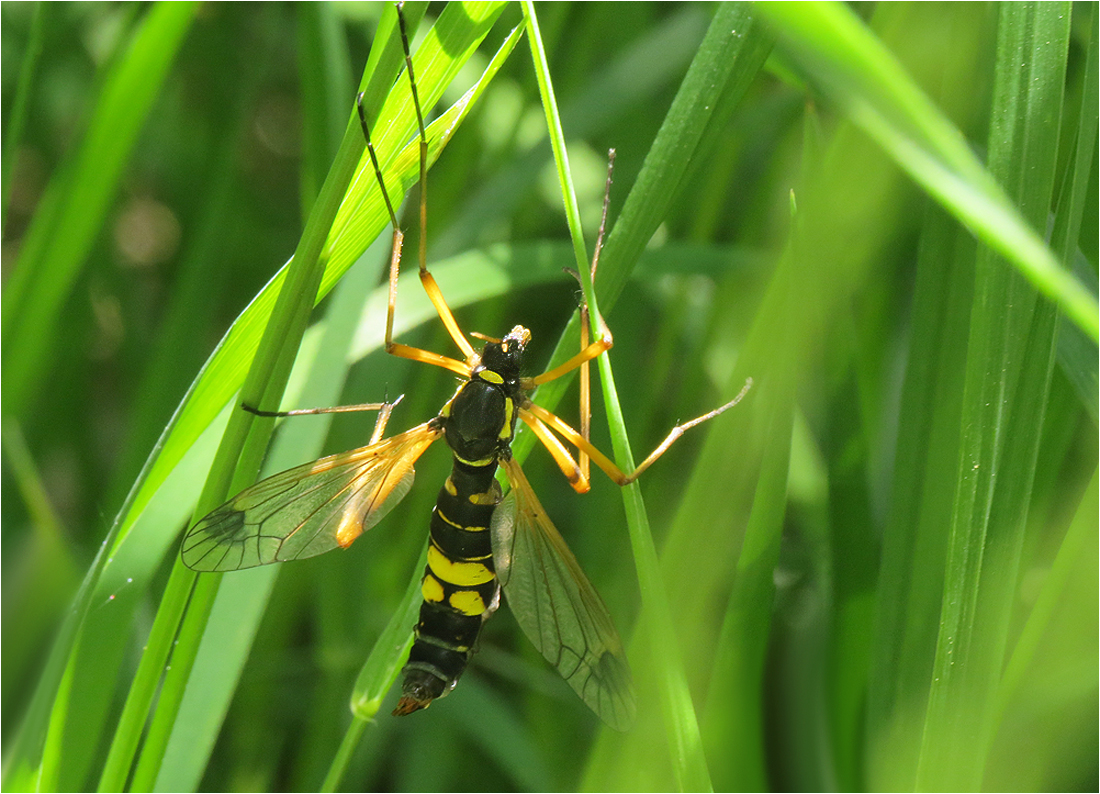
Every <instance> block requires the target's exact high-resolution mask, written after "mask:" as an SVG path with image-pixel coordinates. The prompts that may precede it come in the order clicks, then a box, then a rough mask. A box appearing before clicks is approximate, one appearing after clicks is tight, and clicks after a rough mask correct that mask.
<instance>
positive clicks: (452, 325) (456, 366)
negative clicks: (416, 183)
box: [355, 3, 474, 376]
mask: <svg viewBox="0 0 1100 794" xmlns="http://www.w3.org/2000/svg"><path fill="white" fill-rule="evenodd" d="M397 21H398V26H399V29H400V32H401V46H402V49H403V50H404V52H405V69H406V71H407V72H408V74H409V81H410V85H411V87H412V98H413V106H414V107H415V109H416V119H417V128H418V130H419V136H420V185H421V190H420V195H421V202H420V204H421V207H420V225H421V233H420V263H421V264H420V270H421V275H420V280H421V282H422V283H424V288H425V291H426V292H427V293H428V297H429V298H430V299H431V301H432V305H434V306H435V307H436V311H437V312H438V313H439V316H440V318H441V319H442V320H443V323H444V325H446V326H447V331H448V333H450V335H451V338H452V339H454V340H455V342H456V344H458V346H459V348H460V349H461V350H462V353H463V355H464V356H465V357H466V361H465V362H462V361H458V360H456V359H453V358H449V357H447V356H442V355H439V354H438V353H432V352H430V351H427V350H421V349H419V348H415V347H410V346H408V345H402V344H398V343H396V342H394V341H393V317H394V310H395V307H396V304H397V278H398V275H399V274H400V271H401V252H402V246H403V245H404V241H405V235H404V233H403V232H402V231H401V228H400V226H399V225H398V223H397V214H396V212H395V211H394V208H393V202H392V201H390V196H389V192H388V191H387V190H386V183H385V180H384V179H383V176H382V168H381V165H380V164H379V162H378V155H377V153H376V152H375V149H374V144H373V142H372V141H371V137H370V126H369V124H368V123H367V116H366V111H365V109H364V108H363V94H362V93H360V94H359V95H358V97H356V102H355V105H356V108H357V109H358V111H359V122H360V125H361V126H362V128H363V137H364V138H365V139H366V142H367V153H368V154H369V156H370V160H371V165H372V166H373V167H374V175H375V178H376V179H377V180H378V186H379V188H380V189H381V191H382V198H383V200H384V201H385V204H386V211H387V212H388V213H389V216H390V224H391V225H392V227H393V246H392V249H391V251H392V253H391V254H390V284H389V301H388V304H387V307H386V337H385V341H386V351H387V352H389V353H391V354H393V355H395V356H400V357H401V358H407V359H411V360H413V361H421V362H424V363H427V364H432V365H434V366H438V367H443V368H445V369H449V370H451V371H452V372H456V373H458V374H460V375H466V376H468V375H469V372H470V364H471V363H472V361H473V358H474V352H473V348H472V347H471V346H470V343H469V342H468V341H466V339H465V338H464V337H463V336H462V333H461V332H460V331H459V329H458V324H457V323H456V322H455V319H454V315H452V314H451V310H450V308H449V307H448V306H447V303H446V301H445V300H444V299H443V295H442V293H441V292H440V290H439V287H438V286H437V285H436V283H435V279H433V278H432V277H431V274H430V273H428V272H427V268H426V266H425V264H424V262H425V256H426V248H425V241H426V227H427V204H426V200H425V196H426V194H425V185H426V177H427V153H428V138H427V133H426V132H425V128H424V118H423V115H422V113H421V110H420V99H419V96H418V94H417V90H416V78H415V76H414V74H413V65H412V55H411V54H410V51H409V38H408V31H407V29H406V26H405V15H404V14H403V13H402V11H401V4H400V3H398V5H397Z"/></svg>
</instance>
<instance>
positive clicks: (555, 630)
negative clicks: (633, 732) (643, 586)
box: [492, 460, 636, 731]
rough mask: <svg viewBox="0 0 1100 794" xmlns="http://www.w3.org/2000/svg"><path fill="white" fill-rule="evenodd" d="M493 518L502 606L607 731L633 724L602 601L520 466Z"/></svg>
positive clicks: (627, 683)
mask: <svg viewBox="0 0 1100 794" xmlns="http://www.w3.org/2000/svg"><path fill="white" fill-rule="evenodd" d="M501 465H502V466H503V467H504V469H505V471H506V472H507V474H508V479H509V480H510V481H511V483H512V490H511V491H510V492H509V493H508V495H507V496H506V497H505V498H504V501H503V502H501V504H500V506H499V507H497V509H496V511H495V512H494V513H493V521H492V532H493V561H494V563H495V565H496V572H497V576H498V577H499V578H500V584H501V586H502V587H503V588H504V595H505V596H506V598H507V600H508V606H509V607H510V608H511V610H512V613H513V614H514V615H515V616H516V620H517V621H518V622H519V625H520V627H522V628H523V632H524V633H525V634H526V635H527V638H528V639H529V640H530V641H531V642H532V644H533V645H534V646H535V647H536V648H538V649H539V651H540V652H541V653H542V655H543V656H544V657H545V658H546V660H547V661H548V662H550V664H552V665H554V667H556V668H557V669H558V672H559V673H561V675H562V677H563V678H564V679H565V680H566V682H567V683H568V684H569V686H571V687H572V688H573V691H574V692H576V693H577V694H578V695H579V696H580V698H581V700H583V701H584V702H585V703H586V704H588V707H589V708H591V709H592V710H593V711H594V712H596V714H598V715H599V716H600V718H601V719H602V720H603V721H604V722H606V723H607V724H608V725H610V726H611V727H612V728H614V729H616V730H619V731H625V730H627V729H628V728H629V727H630V726H631V724H632V723H633V722H634V714H635V710H636V707H635V701H634V685H633V683H632V680H631V677H630V668H629V667H628V665H627V662H626V654H625V653H624V652H623V647H622V641H621V640H620V639H619V634H618V632H617V631H616V630H615V624H614V623H613V622H612V621H611V615H610V614H608V611H607V607H606V606H605V605H604V603H603V599H601V598H600V596H599V594H597V593H596V590H595V589H594V588H593V587H592V584H591V583H590V582H589V581H588V578H587V577H586V576H585V575H584V571H582V570H581V567H580V564H579V563H578V562H577V558H576V557H574V556H573V553H572V552H571V551H570V550H569V547H568V546H566V545H565V541H564V540H563V539H562V536H561V535H560V534H559V533H558V531H557V530H556V529H555V528H554V525H553V524H552V523H550V519H549V518H548V517H547V516H546V511H544V510H543V509H542V505H541V504H539V501H538V498H537V497H536V496H535V494H534V491H532V490H531V485H530V483H528V482H527V478H526V477H525V476H524V474H523V471H522V470H521V469H520V467H519V465H518V464H517V463H516V462H515V461H513V460H509V461H501Z"/></svg>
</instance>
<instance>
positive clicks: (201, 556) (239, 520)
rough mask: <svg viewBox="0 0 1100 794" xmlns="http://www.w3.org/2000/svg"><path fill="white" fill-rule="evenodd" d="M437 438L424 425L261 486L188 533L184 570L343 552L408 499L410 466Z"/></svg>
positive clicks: (247, 565)
mask: <svg viewBox="0 0 1100 794" xmlns="http://www.w3.org/2000/svg"><path fill="white" fill-rule="evenodd" d="M440 435H442V432H441V431H440V430H437V429H435V428H434V427H433V426H432V425H431V423H425V424H422V425H420V426H419V427H414V428H413V429H411V430H408V431H406V432H404V433H402V434H401V435H398V436H394V437H393V438H387V439H384V440H382V441H379V442H378V443H377V444H371V445H370V446H368V447H361V448H359V449H353V450H352V451H350V452H343V453H340V454H339V455H330V456H329V457H327V458H321V459H320V460H316V461H314V462H313V463H307V464H305V465H303V466H298V467H296V468H293V469H288V470H287V471H284V472H282V473H280V474H276V475H274V476H273V477H268V478H267V479H266V480H261V481H260V482H258V483H256V484H255V485H253V486H252V487H250V488H246V489H245V490H243V491H241V492H240V493H239V494H237V495H236V496H234V497H233V498H232V499H230V500H229V501H228V502H226V503H225V504H223V505H222V506H221V507H219V508H218V509H216V510H214V511H213V512H211V513H210V514H209V515H207V516H206V517H204V518H203V519H202V520H200V521H199V523H197V524H195V526H193V527H191V529H190V530H189V531H188V532H187V535H186V537H184V539H183V546H182V548H181V550H180V554H181V556H182V558H183V563H184V565H186V566H187V567H188V568H191V569H193V570H196V571H237V570H240V569H241V568H253V567H255V566H257V565H267V564H268V563H273V562H285V561H286V560H298V559H302V558H304V557H313V556H314V555H317V554H323V553H324V552H326V551H331V550H332V549H335V548H336V547H338V546H340V547H344V548H346V547H347V546H349V545H350V544H351V542H352V541H353V540H355V539H356V538H357V537H359V535H361V534H362V533H363V532H364V531H366V530H368V529H370V528H371V527H372V526H374V525H375V524H377V523H378V522H379V521H381V520H382V518H383V517H384V516H385V515H386V513H388V512H389V511H390V510H391V509H392V508H393V507H394V505H396V504H397V503H398V502H400V501H401V499H402V498H403V497H404V496H405V494H406V493H408V491H409V488H411V487H412V482H413V474H414V472H413V464H414V463H415V462H416V459H417V458H419V457H420V455H421V454H422V453H423V452H424V450H425V449H427V448H428V446H430V445H431V443H432V442H433V441H435V440H436V439H437V438H439V437H440Z"/></svg>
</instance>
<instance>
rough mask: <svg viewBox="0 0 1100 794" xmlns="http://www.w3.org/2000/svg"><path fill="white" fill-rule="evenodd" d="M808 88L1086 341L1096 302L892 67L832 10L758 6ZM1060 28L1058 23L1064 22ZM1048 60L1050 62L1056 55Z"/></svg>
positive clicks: (1095, 320) (866, 36)
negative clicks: (818, 90) (821, 94)
mask: <svg viewBox="0 0 1100 794" xmlns="http://www.w3.org/2000/svg"><path fill="white" fill-rule="evenodd" d="M761 10H762V12H763V13H764V14H765V15H766V16H767V17H768V18H769V19H770V21H771V22H772V23H773V24H775V26H776V27H777V28H778V29H779V31H780V33H781V35H782V37H783V38H784V40H785V46H786V48H787V51H788V52H789V53H790V54H791V55H792V56H794V57H795V58H796V59H797V60H798V61H799V63H800V64H801V66H802V68H803V69H804V70H805V72H806V74H808V75H809V76H810V77H811V79H812V80H813V81H814V82H815V83H816V84H818V85H820V86H821V87H822V89H823V90H824V91H825V92H826V93H827V94H828V95H829V97H830V98H831V99H832V100H833V101H835V102H837V103H838V104H839V105H841V106H842V107H844V108H845V109H846V110H847V112H848V113H849V114H850V115H851V117H852V120H853V121H855V122H856V123H857V124H859V125H860V126H862V127H863V129H864V130H866V132H867V133H868V135H870V136H871V137H872V138H874V139H875V140H876V141H878V143H879V145H881V146H882V147H883V148H884V149H886V151H888V152H890V153H891V155H892V156H893V157H894V158H895V159H896V161H897V163H898V164H899V165H900V166H901V167H902V168H904V169H905V170H906V171H907V173H909V175H910V176H911V177H913V179H914V180H916V181H917V183H918V184H920V185H921V186H922V187H923V188H924V189H925V190H927V191H928V192H929V193H930V194H931V195H932V196H933V197H935V198H936V199H937V200H938V201H940V202H941V203H942V204H943V205H944V206H945V207H946V208H947V209H948V210H949V211H951V212H952V213H953V214H954V215H955V217H956V218H958V219H959V220H960V221H961V222H962V223H964V224H965V225H967V226H968V227H969V228H971V229H973V230H974V232H975V234H977V235H978V237H979V238H980V239H981V240H982V241H983V242H984V243H985V244H986V245H988V246H990V247H991V248H993V249H994V250H996V251H998V252H999V253H1000V254H1001V255H1002V256H1004V257H1005V258H1006V259H1007V260H1008V261H1009V262H1011V263H1012V264H1013V265H1015V266H1016V267H1017V268H1018V269H1019V270H1020V272H1021V273H1022V274H1023V275H1024V276H1026V277H1027V279H1028V280H1029V281H1030V282H1031V283H1032V285H1033V286H1034V287H1035V289H1037V290H1038V291H1039V292H1041V293H1042V294H1043V295H1046V296H1047V297H1049V298H1050V299H1051V300H1053V301H1055V302H1056V303H1057V304H1058V306H1059V307H1060V308H1061V309H1062V311H1064V312H1065V313H1066V315H1067V316H1069V317H1070V318H1071V319H1072V320H1073V321H1074V322H1075V323H1077V325H1079V326H1080V327H1081V329H1082V330H1084V331H1085V333H1086V334H1088V336H1089V337H1090V338H1091V339H1092V340H1093V342H1096V341H1097V339H1098V336H1100V312H1098V309H1097V304H1096V298H1095V297H1093V296H1091V295H1090V294H1089V293H1088V291H1087V290H1086V289H1085V288H1084V287H1083V286H1082V285H1081V284H1080V282H1078V281H1077V280H1076V279H1075V278H1073V276H1072V275H1071V274H1070V273H1069V272H1068V271H1067V270H1066V269H1065V268H1064V267H1062V266H1060V265H1059V263H1058V262H1057V260H1056V259H1055V258H1054V256H1053V255H1052V254H1051V252H1050V250H1049V249H1048V248H1047V247H1046V246H1045V245H1044V244H1043V241H1042V238H1041V237H1040V236H1039V235H1038V234H1037V233H1036V232H1035V231H1034V229H1035V228H1039V229H1045V223H1041V224H1039V226H1038V227H1031V226H1029V225H1028V224H1027V223H1026V221H1024V219H1023V218H1022V217H1021V215H1020V213H1019V211H1018V210H1017V209H1016V208H1015V206H1014V205H1013V203H1012V202H1011V201H1010V199H1009V197H1008V196H1006V195H1005V192H1004V190H1003V189H1002V188H1001V187H1000V185H999V184H998V183H997V182H996V181H995V180H994V179H993V177H992V176H991V175H990V174H989V172H987V171H986V170H985V169H983V168H982V166H981V164H980V163H979V162H978V160H977V158H976V157H975V156H974V155H973V153H972V152H971V150H970V149H969V147H968V146H967V145H966V142H965V140H964V139H963V137H962V135H961V134H959V132H958V130H957V129H955V128H954V127H953V126H952V125H951V123H950V122H949V121H948V120H947V119H945V118H944V117H943V116H942V115H941V114H940V113H939V111H938V110H937V109H936V108H935V107H934V106H933V105H932V104H931V103H930V102H929V101H928V99H927V97H926V96H925V95H924V94H923V93H922V92H921V90H920V89H919V88H918V87H917V86H916V85H915V84H913V82H912V81H911V79H910V78H909V77H908V76H907V75H906V74H905V73H904V71H903V70H902V69H901V67H900V65H899V64H898V63H897V61H896V60H894V58H893V57H892V56H891V55H890V53H888V52H887V51H886V50H885V49H884V48H883V47H881V45H880V44H879V43H878V42H877V41H876V40H875V39H874V37H873V36H872V35H871V34H870V32H869V31H868V30H867V29H866V28H864V27H863V26H862V24H861V23H860V22H859V20H858V19H857V17H856V16H855V14H854V13H853V12H852V11H850V10H848V9H846V8H845V7H844V6H842V5H839V4H820V5H819V4H813V5H805V4H800V3H791V4H788V3H771V4H767V5H765V6H762V7H761ZM1067 19H1068V16H1067ZM1054 57H1057V56H1056V55H1055V56H1054Z"/></svg>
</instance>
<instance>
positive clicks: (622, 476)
mask: <svg viewBox="0 0 1100 794" xmlns="http://www.w3.org/2000/svg"><path fill="white" fill-rule="evenodd" d="M750 388H752V378H748V379H747V380H746V381H745V385H744V386H743V387H742V388H741V391H740V392H738V394H737V396H736V397H734V398H733V399H732V400H730V401H729V402H728V403H726V404H725V405H722V406H719V407H718V408H715V409H714V410H713V411H708V412H707V413H705V414H703V415H702V416H698V417H696V418H695V419H692V420H691V421H689V422H684V423H683V424H679V425H676V427H674V428H672V430H671V431H670V432H669V434H668V435H667V436H666V437H665V440H664V441H662V442H661V443H660V444H658V445H657V448H656V449H654V450H653V451H652V452H650V453H649V455H648V457H646V459H645V460H643V461H642V462H641V463H640V464H638V466H637V468H635V469H634V471H632V472H631V473H630V474H626V473H625V472H624V471H623V470H622V469H620V468H619V467H618V466H616V465H615V464H614V463H613V462H612V461H611V460H610V459H609V458H608V457H607V456H606V455H604V454H603V453H602V452H600V451H599V449H597V448H596V447H595V446H594V445H593V444H592V442H591V441H588V440H587V439H586V438H584V437H583V436H582V435H581V434H580V433H578V432H577V431H576V430H574V429H573V428H572V427H570V425H569V424H568V423H567V422H566V421H565V420H563V419H562V418H561V417H559V416H557V415H556V414H554V413H551V412H550V411H547V410H546V409H545V408H542V407H540V406H538V405H535V404H534V403H529V404H528V405H526V406H525V407H524V409H523V411H521V413H520V416H521V417H523V412H530V413H531V414H534V416H535V417H537V418H538V419H541V420H542V421H543V422H545V423H546V424H547V425H548V426H549V427H550V428H552V429H553V430H554V432H556V433H557V434H558V435H560V436H561V437H562V438H564V439H565V440H566V441H568V442H569V443H570V444H572V445H573V446H575V447H577V449H579V450H584V452H585V453H587V454H588V455H590V456H591V458H592V462H593V463H595V464H596V465H597V466H599V467H600V468H601V469H602V470H603V471H604V473H605V474H607V476H608V477H610V478H611V479H612V480H614V481H615V482H616V483H618V484H619V485H629V484H630V483H632V482H634V481H635V480H636V479H638V477H639V476H641V474H642V472H643V471H645V470H646V469H648V468H649V467H650V466H652V465H653V463H654V462H655V461H656V460H657V459H658V458H659V457H661V455H663V454H665V451H666V450H667V449H668V448H669V447H670V446H672V443H673V442H674V441H676V439H678V438H679V437H680V436H682V435H683V434H684V431H685V430H688V429H689V428H692V427H695V426H696V425H698V424H702V423H703V422H705V421H707V420H708V419H713V418H714V417H716V416H718V415H719V414H722V413H725V412H726V411H728V410H729V409H730V408H732V407H733V406H735V405H737V403H739V402H741V399H742V398H743V397H744V396H745V394H746V393H748V391H749V389H750ZM524 421H526V418H524ZM532 429H534V428H532ZM540 438H541V436H540ZM551 454H553V453H551ZM559 466H560V464H559ZM562 470H563V471H565V470H564V468H563V469H562ZM566 474H567V476H568V472H566ZM574 487H575V486H574Z"/></svg>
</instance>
